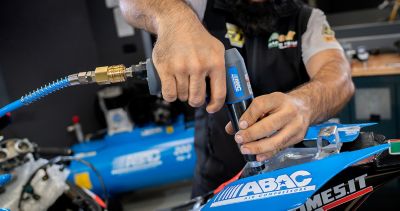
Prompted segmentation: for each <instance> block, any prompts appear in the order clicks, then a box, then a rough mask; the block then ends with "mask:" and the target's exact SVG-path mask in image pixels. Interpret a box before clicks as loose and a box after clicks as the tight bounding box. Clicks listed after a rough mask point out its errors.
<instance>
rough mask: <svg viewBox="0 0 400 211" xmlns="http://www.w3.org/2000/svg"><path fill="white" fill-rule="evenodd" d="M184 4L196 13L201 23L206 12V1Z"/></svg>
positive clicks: (196, 0) (195, 0)
mask: <svg viewBox="0 0 400 211" xmlns="http://www.w3.org/2000/svg"><path fill="white" fill-rule="evenodd" d="M186 2H187V3H188V4H189V5H190V6H191V7H192V9H193V10H194V11H195V12H196V14H197V16H198V17H199V19H200V20H201V21H203V18H204V13H205V12H206V7H207V0H186Z"/></svg>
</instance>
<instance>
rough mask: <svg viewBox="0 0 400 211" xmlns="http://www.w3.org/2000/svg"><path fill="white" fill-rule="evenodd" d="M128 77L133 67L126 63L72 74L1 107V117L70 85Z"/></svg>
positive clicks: (111, 81)
mask: <svg viewBox="0 0 400 211" xmlns="http://www.w3.org/2000/svg"><path fill="white" fill-rule="evenodd" d="M139 72H140V71H139ZM139 75H140V74H139ZM128 77H133V73H132V68H130V67H129V68H126V67H125V66H124V65H113V66H104V67H97V68H96V69H95V70H94V71H88V72H79V73H76V74H72V75H69V76H68V77H65V78H63V79H60V80H57V81H54V82H52V83H49V84H48V85H46V86H44V87H41V88H40V89H37V90H36V91H33V92H30V93H29V94H27V95H24V96H22V97H21V98H20V99H19V100H16V101H14V102H12V103H10V104H8V105H6V106H4V107H3V108H0V117H3V116H4V115H6V114H7V113H9V112H12V111H14V110H17V109H19V108H21V107H22V106H25V105H29V104H31V103H33V102H35V101H37V100H39V99H41V98H42V97H45V96H47V95H49V94H51V93H53V92H56V91H58V90H61V89H63V88H66V87H69V86H74V85H83V84H91V83H97V84H100V85H103V84H111V83H119V82H124V81H126V79H127V78H128Z"/></svg>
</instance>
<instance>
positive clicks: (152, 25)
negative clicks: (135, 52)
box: [120, 0, 197, 34]
mask: <svg viewBox="0 0 400 211" xmlns="http://www.w3.org/2000/svg"><path fill="white" fill-rule="evenodd" d="M120 7H121V10H122V13H123V15H124V17H125V19H126V20H127V21H128V23H129V24H131V25H132V26H135V27H137V28H141V29H144V30H146V31H150V32H152V33H155V34H157V33H158V32H159V29H160V27H161V26H162V27H165V28H166V27H169V26H168V25H169V24H168V23H169V22H173V21H179V20H182V19H186V21H189V20H191V19H192V20H193V19H196V18H197V16H196V14H195V13H194V11H193V10H192V9H191V8H190V7H189V5H188V4H186V2H185V1H184V0H120Z"/></svg>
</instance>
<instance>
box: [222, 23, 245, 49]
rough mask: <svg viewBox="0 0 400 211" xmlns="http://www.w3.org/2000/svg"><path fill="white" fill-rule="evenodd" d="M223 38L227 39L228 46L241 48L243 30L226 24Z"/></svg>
mask: <svg viewBox="0 0 400 211" xmlns="http://www.w3.org/2000/svg"><path fill="white" fill-rule="evenodd" d="M225 38H228V39H229V42H230V44H231V45H232V46H234V47H238V48H242V47H243V45H244V41H245V39H244V33H243V30H242V29H241V28H239V27H238V26H236V25H234V24H231V23H226V34H225Z"/></svg>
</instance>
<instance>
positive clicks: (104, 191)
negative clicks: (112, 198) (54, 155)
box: [62, 156, 108, 205]
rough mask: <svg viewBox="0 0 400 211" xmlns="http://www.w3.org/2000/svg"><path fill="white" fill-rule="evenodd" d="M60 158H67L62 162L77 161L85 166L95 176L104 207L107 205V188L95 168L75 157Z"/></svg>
mask: <svg viewBox="0 0 400 211" xmlns="http://www.w3.org/2000/svg"><path fill="white" fill-rule="evenodd" d="M62 158H68V159H67V160H62V161H71V160H75V161H78V162H80V163H82V164H84V165H85V166H87V167H89V168H90V169H91V170H92V171H93V172H94V173H95V174H96V176H97V179H98V180H99V183H100V186H101V189H102V191H103V195H104V202H105V203H106V205H108V192H107V188H106V185H105V183H104V180H103V177H102V176H101V174H100V173H99V171H98V170H97V169H96V167H94V166H93V164H91V163H90V162H88V161H86V160H83V159H81V158H77V157H71V156H66V157H62Z"/></svg>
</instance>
